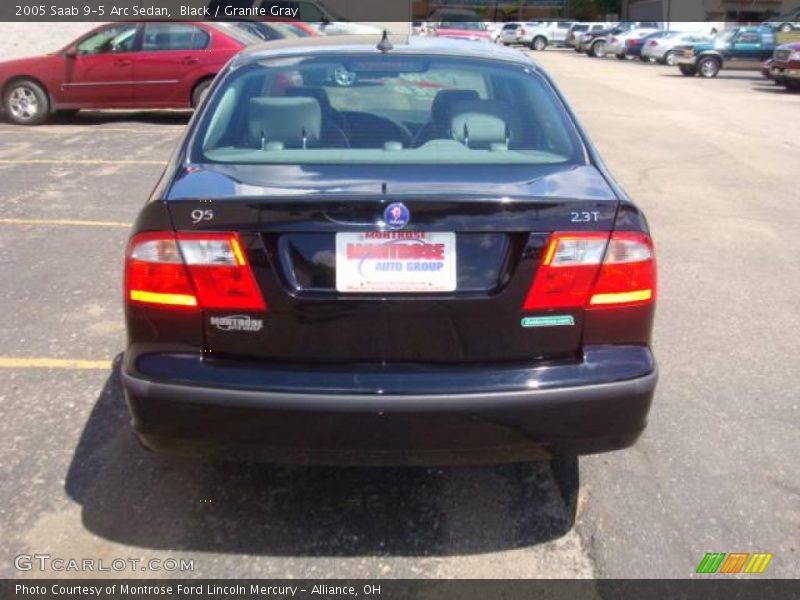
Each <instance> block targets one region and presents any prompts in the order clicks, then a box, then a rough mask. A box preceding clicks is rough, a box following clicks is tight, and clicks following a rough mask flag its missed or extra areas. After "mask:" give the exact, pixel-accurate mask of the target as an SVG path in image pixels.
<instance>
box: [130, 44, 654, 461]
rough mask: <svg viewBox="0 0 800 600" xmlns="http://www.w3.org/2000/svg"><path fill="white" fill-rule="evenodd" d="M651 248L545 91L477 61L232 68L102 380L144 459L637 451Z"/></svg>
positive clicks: (167, 190)
mask: <svg viewBox="0 0 800 600" xmlns="http://www.w3.org/2000/svg"><path fill="white" fill-rule="evenodd" d="M655 299H656V266H655V256H654V248H653V242H652V240H651V237H650V235H649V233H648V227H647V223H646V221H645V218H644V216H643V214H642V213H641V211H640V210H639V209H638V208H637V207H636V206H635V205H634V204H633V203H632V202H631V201H630V199H628V198H627V197H626V195H625V193H624V192H623V191H622V189H621V188H620V187H619V186H618V185H617V184H616V183H615V181H614V179H613V178H612V176H611V175H610V174H609V172H608V171H607V170H606V168H605V167H604V166H603V163H602V161H601V160H600V158H599V157H598V156H597V154H596V151H595V149H594V148H593V147H592V145H591V143H590V142H589V140H588V138H587V136H586V133H585V132H584V131H583V130H582V129H581V127H580V126H579V125H578V123H577V122H576V120H575V117H574V115H573V114H572V112H571V111H570V109H569V108H568V106H567V105H566V103H565V100H564V98H563V97H562V96H561V94H560V93H559V91H558V90H557V89H556V87H555V86H554V84H553V82H552V81H551V79H550V78H549V77H548V75H547V74H546V73H544V72H543V71H542V69H541V68H540V67H539V66H537V65H536V64H534V63H533V62H531V61H530V59H529V58H528V57H526V56H525V55H524V54H522V53H520V52H516V51H512V50H507V49H505V48H502V47H499V46H494V45H491V44H474V43H470V42H460V41H449V40H438V39H426V38H420V37H412V38H403V39H400V38H398V39H392V40H389V39H386V38H384V39H382V40H379V39H371V38H367V36H358V39H356V38H355V36H351V37H348V38H332V37H320V38H313V39H312V38H309V39H307V40H292V41H289V40H286V41H277V42H274V43H273V44H271V47H266V46H265V47H263V48H261V49H254V50H250V51H246V52H245V53H243V54H240V55H239V56H238V57H237V58H236V59H234V60H233V61H232V62H231V63H230V64H229V65H228V67H227V68H226V70H225V71H224V72H222V73H221V74H220V76H219V77H218V78H217V79H216V81H215V83H214V86H213V88H212V89H211V90H210V92H209V96H208V99H207V101H206V102H205V103H204V105H203V108H202V109H201V111H200V112H199V113H198V114H197V115H196V116H195V118H194V119H193V121H192V123H191V124H190V126H189V128H188V131H187V132H186V134H185V136H184V138H183V140H182V142H181V144H180V146H179V148H178V150H177V151H176V154H175V156H174V158H173V159H172V161H171V163H170V164H169V166H168V167H167V169H166V171H165V173H164V174H163V176H162V178H161V180H160V183H159V184H158V185H157V186H156V188H155V190H154V192H153V194H152V197H151V198H150V201H149V202H148V203H147V204H146V206H145V207H144V208H143V209H142V211H141V213H140V215H139V217H138V220H137V221H136V224H135V226H134V229H133V231H132V234H131V238H130V243H129V246H128V250H127V257H126V265H125V310H126V319H127V329H128V337H129V344H128V347H127V351H126V352H125V358H124V364H123V382H124V387H125V392H126V397H127V402H128V405H129V408H130V412H131V415H132V423H133V428H134V430H135V431H136V433H137V435H138V437H139V439H140V440H141V441H142V442H143V444H144V445H145V446H146V447H148V448H151V449H153V450H157V451H165V452H177V453H202V454H207V455H209V454H210V455H217V454H224V455H229V454H233V455H236V456H240V457H245V458H255V459H261V460H267V461H275V462H299V463H317V464H399V463H402V464H453V463H482V462H503V461H520V460H530V459H537V458H549V457H553V456H560V455H574V454H581V453H590V452H601V451H607V450H614V449H619V448H623V447H626V446H629V445H630V444H632V443H634V442H635V440H636V439H637V438H638V436H639V435H640V433H641V432H642V430H643V428H644V427H645V424H646V419H647V414H648V411H649V408H650V402H651V399H652V396H653V391H654V388H655V385H656V377H657V375H656V373H657V369H656V363H655V360H654V358H653V354H652V352H651V349H650V335H651V328H652V323H653V316H654V310H655Z"/></svg>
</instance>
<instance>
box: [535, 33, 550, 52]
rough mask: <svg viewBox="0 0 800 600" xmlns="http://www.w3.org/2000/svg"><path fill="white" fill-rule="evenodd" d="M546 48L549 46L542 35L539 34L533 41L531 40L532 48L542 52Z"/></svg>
mask: <svg viewBox="0 0 800 600" xmlns="http://www.w3.org/2000/svg"><path fill="white" fill-rule="evenodd" d="M545 48H547V40H546V39H545V38H543V37H542V36H540V35H537V36H536V37H535V38H533V41H532V42H531V50H536V51H537V52H541V51H542V50H544V49H545Z"/></svg>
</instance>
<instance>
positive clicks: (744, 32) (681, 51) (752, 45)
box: [673, 27, 775, 78]
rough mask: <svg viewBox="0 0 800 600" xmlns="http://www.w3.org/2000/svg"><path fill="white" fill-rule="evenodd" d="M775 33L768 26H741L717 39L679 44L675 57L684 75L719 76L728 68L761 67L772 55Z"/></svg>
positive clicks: (676, 47) (754, 68)
mask: <svg viewBox="0 0 800 600" xmlns="http://www.w3.org/2000/svg"><path fill="white" fill-rule="evenodd" d="M774 49H775V33H774V32H773V31H772V30H771V29H770V28H768V27H737V28H735V29H729V30H728V31H725V32H724V33H722V34H720V35H719V36H717V38H716V39H713V40H709V41H705V42H698V43H695V44H683V45H678V46H675V48H674V50H673V52H674V53H675V61H676V62H677V64H678V68H679V69H680V71H681V73H682V74H683V75H686V76H687V77H691V76H694V75H700V76H701V77H706V78H711V77H716V76H717V75H718V74H719V72H720V71H721V70H722V69H723V68H724V69H752V70H758V69H760V68H761V64H762V63H763V62H764V61H765V60H766V59H768V58H770V57H771V56H772V52H773V51H774Z"/></svg>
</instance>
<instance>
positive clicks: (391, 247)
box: [336, 231, 456, 293]
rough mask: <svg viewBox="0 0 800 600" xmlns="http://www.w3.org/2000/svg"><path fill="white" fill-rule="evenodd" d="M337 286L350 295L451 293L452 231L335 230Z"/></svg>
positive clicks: (453, 272)
mask: <svg viewBox="0 0 800 600" xmlns="http://www.w3.org/2000/svg"><path fill="white" fill-rule="evenodd" d="M336 289H337V290H338V291H340V292H353V293H355V292H364V293H376V292H378V293H384V292H389V293H391V292H395V293H408V292H452V291H454V290H455V289H456V234H455V233H453V232H423V231H367V232H363V233H337V234H336Z"/></svg>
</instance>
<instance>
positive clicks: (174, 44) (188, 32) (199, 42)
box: [142, 23, 211, 52]
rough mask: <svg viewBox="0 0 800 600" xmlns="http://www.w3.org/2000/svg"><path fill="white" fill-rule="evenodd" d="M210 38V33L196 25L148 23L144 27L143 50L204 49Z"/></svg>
mask: <svg viewBox="0 0 800 600" xmlns="http://www.w3.org/2000/svg"><path fill="white" fill-rule="evenodd" d="M210 40H211V37H210V36H209V35H208V33H207V32H206V31H204V30H203V29H200V28H199V27H196V26H195V25H186V24H183V23H148V24H147V25H145V27H144V39H143V41H142V50H143V51H145V52H159V51H169V50H203V49H205V48H206V47H207V46H208V43H209V41H210Z"/></svg>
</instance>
